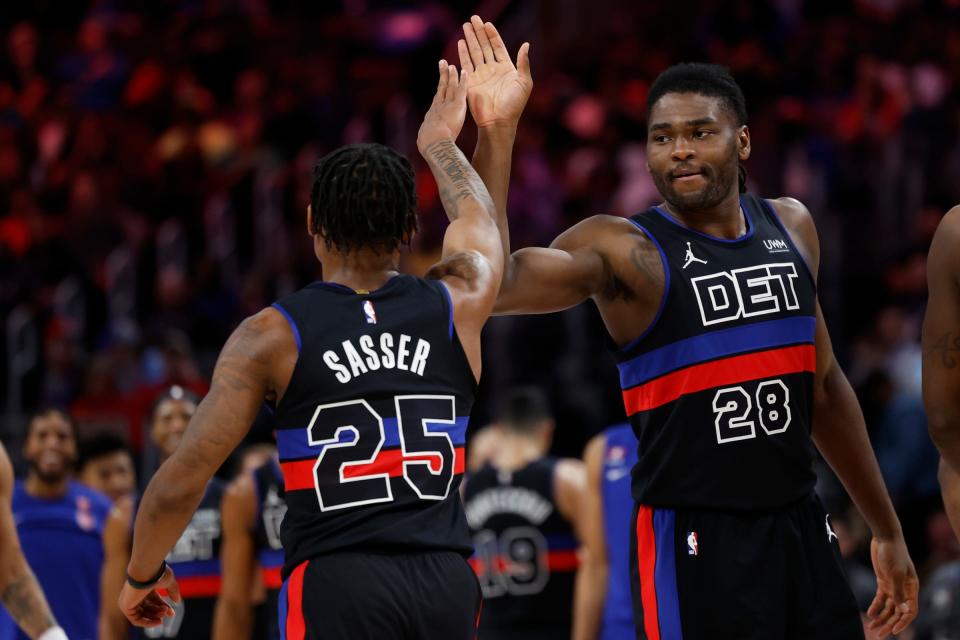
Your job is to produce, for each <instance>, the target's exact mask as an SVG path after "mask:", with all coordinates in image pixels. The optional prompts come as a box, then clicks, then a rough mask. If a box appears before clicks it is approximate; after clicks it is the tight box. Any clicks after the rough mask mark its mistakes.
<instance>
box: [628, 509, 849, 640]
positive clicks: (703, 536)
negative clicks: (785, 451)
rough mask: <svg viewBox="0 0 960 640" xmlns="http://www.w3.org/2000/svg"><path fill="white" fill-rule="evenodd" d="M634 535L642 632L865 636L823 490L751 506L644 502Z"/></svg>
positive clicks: (755, 637) (780, 639) (649, 638)
mask: <svg viewBox="0 0 960 640" xmlns="http://www.w3.org/2000/svg"><path fill="white" fill-rule="evenodd" d="M631 539H632V544H631V556H630V557H631V573H632V596H633V604H634V620H635V624H636V628H637V638H640V639H643V640H681V639H682V640H706V639H708V638H709V639H710V640H814V639H816V640H832V639H836V640H852V639H856V640H862V638H863V637H864V635H863V627H862V623H861V620H860V612H859V610H858V608H857V603H856V601H855V600H854V596H853V593H852V592H851V590H850V587H849V586H848V584H847V580H846V575H845V574H844V571H843V568H842V566H841V563H840V548H839V545H838V544H837V536H836V534H835V533H834V532H833V529H832V528H831V526H830V520H829V517H828V516H827V514H826V512H825V511H824V509H823V506H822V505H821V504H820V500H819V499H818V498H817V497H816V496H812V497H810V498H806V499H804V500H802V501H800V502H798V503H795V504H793V505H790V506H788V507H784V508H782V509H777V510H770V511H762V512H750V513H738V512H724V511H707V510H685V509H684V510H681V509H676V510H674V509H660V508H653V507H649V506H644V505H640V506H639V507H637V508H635V512H634V535H632V536H631Z"/></svg>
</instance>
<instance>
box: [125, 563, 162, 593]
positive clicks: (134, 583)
mask: <svg viewBox="0 0 960 640" xmlns="http://www.w3.org/2000/svg"><path fill="white" fill-rule="evenodd" d="M166 572H167V561H166V560H163V561H162V562H161V563H160V571H158V572H157V575H155V576H153V577H152V578H151V579H149V580H147V581H145V582H140V581H139V580H136V579H135V578H133V577H131V575H130V574H129V573H128V574H127V583H128V584H129V585H130V586H131V587H133V588H134V589H149V588H151V587H152V586H153V585H155V584H157V583H158V582H160V578H162V577H163V574H165V573H166Z"/></svg>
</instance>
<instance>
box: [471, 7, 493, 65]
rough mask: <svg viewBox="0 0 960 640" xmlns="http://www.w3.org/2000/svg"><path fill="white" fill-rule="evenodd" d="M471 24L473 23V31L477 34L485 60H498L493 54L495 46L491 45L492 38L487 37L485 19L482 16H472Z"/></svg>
mask: <svg viewBox="0 0 960 640" xmlns="http://www.w3.org/2000/svg"><path fill="white" fill-rule="evenodd" d="M470 24H471V25H473V32H474V33H475V34H477V40H478V41H479V42H480V50H481V51H482V52H483V60H484V62H496V61H497V59H496V57H494V55H493V47H492V46H490V38H488V37H487V30H486V28H485V27H484V26H483V20H481V19H480V16H471V17H470Z"/></svg>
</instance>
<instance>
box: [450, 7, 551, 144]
mask: <svg viewBox="0 0 960 640" xmlns="http://www.w3.org/2000/svg"><path fill="white" fill-rule="evenodd" d="M463 36H464V38H463V40H460V41H459V42H458V43H457V51H458V52H459V54H460V66H461V67H462V68H463V69H466V70H467V71H468V72H469V80H468V81H467V102H468V103H469V105H470V113H471V115H473V119H474V121H475V122H476V123H477V126H478V127H489V126H494V125H508V126H514V127H515V126H516V124H517V122H518V121H519V120H520V114H521V113H523V107H524V106H525V105H526V104H527V98H529V97H530V91H531V89H533V78H532V77H531V76H530V44H529V43H527V42H524V43H523V45H521V47H520V51H519V52H518V53H517V64H516V66H514V64H513V62H512V61H511V60H510V54H509V52H508V51H507V47H506V45H504V44H503V39H501V38H500V34H499V33H498V32H497V29H496V27H494V26H493V24H492V23H490V22H487V23H484V22H483V21H482V20H481V19H480V18H479V17H478V16H473V17H472V18H470V22H465V23H464V24H463Z"/></svg>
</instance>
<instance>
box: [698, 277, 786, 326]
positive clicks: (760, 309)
mask: <svg viewBox="0 0 960 640" xmlns="http://www.w3.org/2000/svg"><path fill="white" fill-rule="evenodd" d="M796 279H797V268H796V265H794V264H793V263H792V262H778V263H773V264H761V265H757V266H755V267H746V268H744V269H734V270H733V271H720V272H717V273H711V274H710V275H706V276H699V277H696V278H692V279H691V280H690V284H692V285H693V291H694V293H695V294H696V296H697V304H698V306H699V307H700V319H701V321H702V322H703V325H704V326H709V325H714V324H720V323H723V322H731V321H733V320H738V319H740V318H752V317H755V316H763V315H769V314H772V313H779V312H781V311H795V310H797V309H799V308H800V303H799V301H798V300H797V291H796V289H795V287H794V281H795V280H796Z"/></svg>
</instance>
